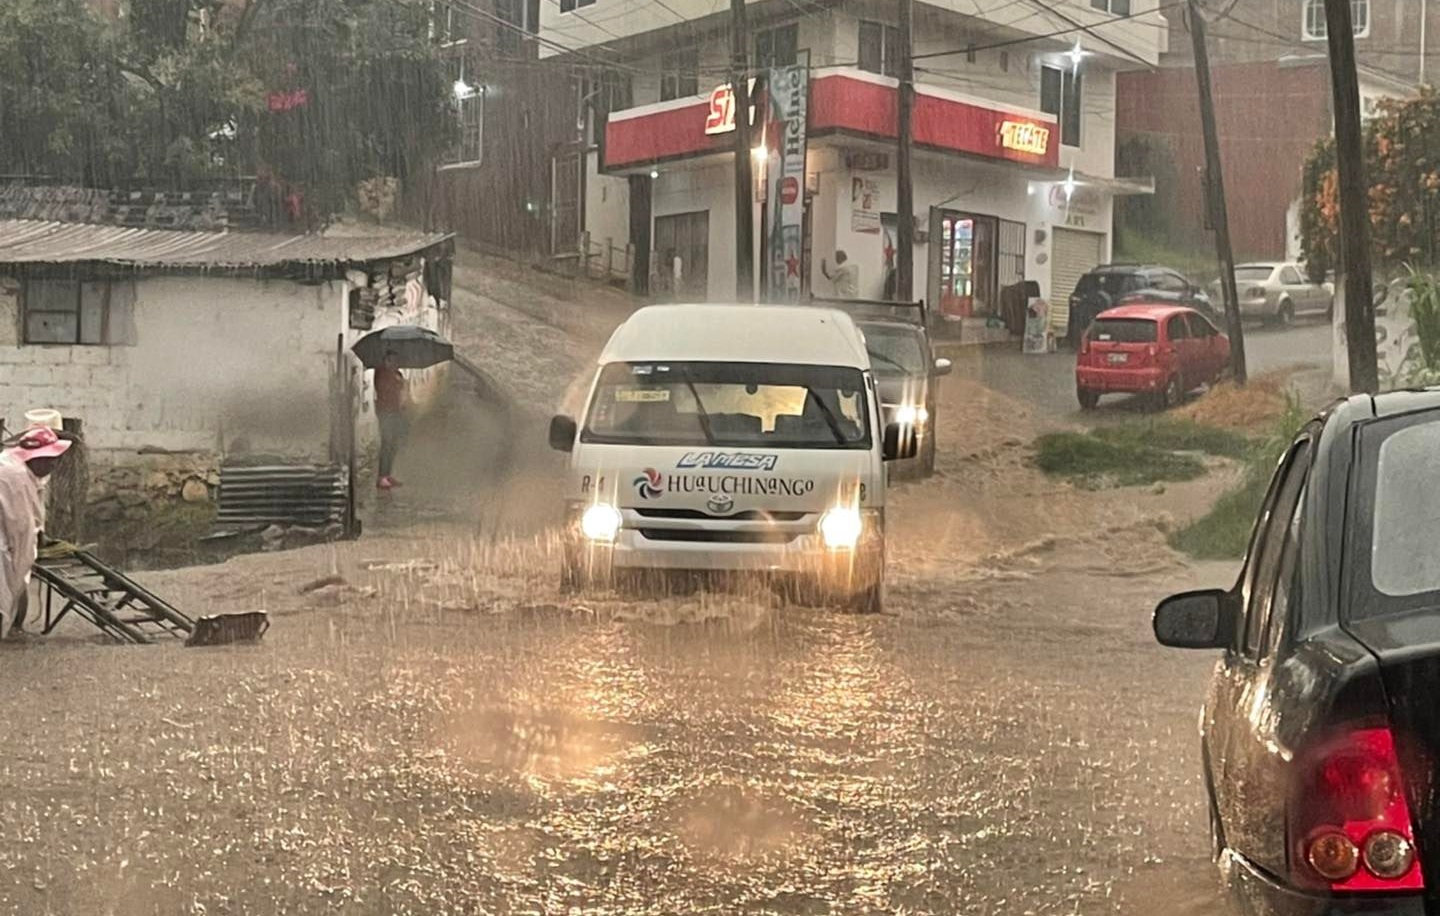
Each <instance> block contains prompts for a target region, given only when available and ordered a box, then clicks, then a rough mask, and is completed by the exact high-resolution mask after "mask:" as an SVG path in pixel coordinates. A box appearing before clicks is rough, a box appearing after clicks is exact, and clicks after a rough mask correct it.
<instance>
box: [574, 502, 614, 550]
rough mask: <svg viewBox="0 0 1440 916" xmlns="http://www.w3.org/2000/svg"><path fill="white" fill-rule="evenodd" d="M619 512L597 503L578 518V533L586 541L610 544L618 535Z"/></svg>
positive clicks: (612, 507) (611, 507)
mask: <svg viewBox="0 0 1440 916" xmlns="http://www.w3.org/2000/svg"><path fill="white" fill-rule="evenodd" d="M621 521H622V519H621V518H620V510H619V509H616V508H615V507H614V506H607V505H605V504H603V503H597V504H595V505H593V506H591V507H589V508H588V509H586V510H585V512H584V513H583V514H581V516H580V533H581V534H583V535H585V539H586V540H590V541H600V542H603V543H606V544H608V543H611V542H612V541H614V540H615V538H616V537H617V536H618V535H619V534H620V524H621Z"/></svg>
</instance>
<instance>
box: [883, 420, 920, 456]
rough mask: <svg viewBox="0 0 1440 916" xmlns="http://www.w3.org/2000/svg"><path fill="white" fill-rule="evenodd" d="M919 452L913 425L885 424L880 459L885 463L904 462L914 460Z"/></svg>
mask: <svg viewBox="0 0 1440 916" xmlns="http://www.w3.org/2000/svg"><path fill="white" fill-rule="evenodd" d="M919 451H920V444H919V443H918V442H916V441H915V427H914V425H913V424H904V425H901V424H899V423H887V424H885V438H884V439H883V440H882V445H881V457H883V458H884V459H885V460H886V461H906V460H908V459H910V458H914V457H915V456H916V455H917V454H919Z"/></svg>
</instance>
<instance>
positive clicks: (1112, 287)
mask: <svg viewBox="0 0 1440 916" xmlns="http://www.w3.org/2000/svg"><path fill="white" fill-rule="evenodd" d="M1136 293H1145V294H1147V295H1150V297H1151V299H1152V300H1163V301H1165V302H1170V303H1173V304H1175V305H1178V306H1183V307H1185V308H1192V309H1195V310H1196V311H1197V312H1199V313H1201V314H1202V315H1206V316H1208V317H1209V318H1210V319H1211V320H1215V318H1216V314H1215V309H1214V307H1213V306H1212V305H1211V304H1210V297H1209V296H1207V295H1205V291H1204V290H1202V289H1201V288H1200V287H1198V286H1196V285H1195V284H1194V283H1191V282H1190V281H1189V280H1187V279H1185V277H1184V276H1182V275H1181V274H1180V272H1179V271H1176V270H1171V269H1170V268H1168V267H1160V266H1158V265H1155V264H1103V265H1101V266H1099V267H1096V268H1095V269H1094V270H1091V271H1090V272H1089V273H1087V274H1086V275H1085V276H1083V277H1081V278H1080V282H1079V283H1077V284H1075V291H1074V292H1073V293H1071V294H1070V321H1069V324H1068V326H1067V327H1066V334H1065V337H1066V339H1067V340H1068V341H1069V343H1070V346H1072V347H1078V346H1079V344H1080V338H1081V336H1082V335H1084V333H1085V329H1086V328H1088V327H1090V322H1092V321H1094V320H1095V316H1096V315H1098V314H1100V313H1101V312H1103V311H1105V310H1106V309H1108V308H1111V307H1113V306H1116V305H1119V304H1120V303H1121V300H1123V299H1125V298H1127V297H1130V296H1134V295H1135V294H1136Z"/></svg>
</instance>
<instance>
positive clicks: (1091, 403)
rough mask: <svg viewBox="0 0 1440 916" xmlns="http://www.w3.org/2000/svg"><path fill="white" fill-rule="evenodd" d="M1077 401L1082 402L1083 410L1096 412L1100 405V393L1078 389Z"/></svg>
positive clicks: (1076, 392)
mask: <svg viewBox="0 0 1440 916" xmlns="http://www.w3.org/2000/svg"><path fill="white" fill-rule="evenodd" d="M1075 400H1077V401H1079V402H1080V409H1081V410H1094V409H1095V408H1096V406H1097V405H1099V403H1100V392H1098V391H1091V390H1090V389H1089V388H1076V389H1075Z"/></svg>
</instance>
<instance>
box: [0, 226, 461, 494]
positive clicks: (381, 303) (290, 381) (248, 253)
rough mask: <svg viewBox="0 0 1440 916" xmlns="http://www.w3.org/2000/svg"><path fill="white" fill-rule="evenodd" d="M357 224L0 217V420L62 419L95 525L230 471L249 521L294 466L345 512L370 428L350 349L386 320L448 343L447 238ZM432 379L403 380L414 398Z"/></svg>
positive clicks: (367, 394) (365, 393)
mask: <svg viewBox="0 0 1440 916" xmlns="http://www.w3.org/2000/svg"><path fill="white" fill-rule="evenodd" d="M371 231H372V232H374V233H377V234H365V235H362V234H356V233H355V232H354V230H352V231H351V232H350V233H346V234H339V233H333V232H332V233H323V234H305V235H285V234H278V233H260V232H204V231H178V230H163V229H144V228H141V229H136V228H126V227H120V226H108V225H96V224H86V223H65V222H55V221H42V220H25V219H0V418H3V419H4V421H5V424H6V427H7V428H8V429H10V430H14V429H15V428H16V427H17V426H18V425H19V424H20V423H22V422H23V417H24V414H25V412H26V411H27V410H30V409H33V408H53V409H55V410H58V411H60V413H61V414H62V415H63V416H64V417H66V418H67V419H68V420H71V421H79V423H80V424H81V428H82V430H83V436H84V439H85V442H86V446H87V448H86V452H87V459H88V463H89V467H90V474H91V479H92V484H91V490H92V494H93V496H94V500H93V502H95V503H96V505H95V507H94V508H95V510H96V511H95V512H94V513H93V517H94V518H96V519H98V520H100V521H106V520H109V518H111V517H114V516H115V515H116V514H124V513H125V512H126V511H127V510H129V509H135V510H136V511H140V510H142V509H143V506H144V505H145V504H146V503H148V502H151V501H154V500H165V499H172V498H173V499H178V498H181V497H182V496H183V497H184V498H186V499H190V500H192V501H193V500H200V499H213V498H215V497H216V496H217V495H219V494H218V490H219V487H220V484H221V479H222V470H225V469H230V470H232V471H235V472H239V471H241V469H244V471H243V473H241V474H240V475H239V477H237V479H240V478H242V477H243V478H245V480H246V482H245V484H244V487H245V488H248V489H250V490H251V491H252V492H254V493H256V494H258V496H257V497H256V500H254V501H252V505H254V506H256V507H258V508H257V509H256V511H255V513H253V514H255V515H256V518H260V519H263V516H264V511H262V510H263V509H264V503H265V502H266V498H265V496H264V493H265V490H266V488H267V486H268V487H271V488H272V489H273V487H275V486H283V485H284V483H283V478H286V477H288V478H289V479H290V480H291V482H292V483H291V485H292V486H293V481H294V479H295V477H296V474H297V472H298V473H300V474H301V475H302V476H303V475H304V474H305V473H307V471H306V470H304V469H310V471H309V472H313V473H317V474H320V475H322V476H324V475H327V474H328V475H330V477H331V479H332V483H331V484H330V485H328V489H327V490H326V492H329V493H332V494H336V493H338V494H339V496H337V497H336V500H339V501H344V502H346V503H349V504H350V505H353V492H354V488H353V481H352V477H353V466H354V464H355V457H356V455H358V454H363V453H364V452H365V451H366V448H367V445H368V439H369V438H370V437H372V436H373V435H374V423H373V422H369V420H370V419H371V417H370V414H371V412H372V411H373V398H372V396H371V388H370V379H369V377H368V374H367V373H365V372H364V371H363V369H362V367H361V366H360V364H359V362H358V361H357V360H356V359H355V358H354V356H353V355H352V354H351V353H350V347H351V345H352V344H354V342H355V341H356V340H358V339H359V338H360V337H361V336H363V335H364V334H366V333H368V332H369V331H372V330H376V329H379V328H382V327H386V326H389V325H395V324H413V325H420V326H422V327H426V328H429V329H431V330H434V331H437V332H438V333H440V334H441V335H444V336H448V335H449V323H450V315H449V306H450V276H451V262H452V258H453V254H454V242H453V238H452V237H451V236H449V235H444V234H430V233H402V234H378V233H379V231H380V230H371ZM444 371H445V368H444V367H443V366H442V367H437V368H435V369H431V370H426V371H423V372H412V373H408V375H409V377H410V381H411V385H412V395H413V396H414V398H415V401H416V402H417V404H420V405H422V407H423V405H425V404H427V403H428V402H429V401H431V400H432V399H433V397H434V396H435V395H436V394H437V393H438V391H439V390H440V386H441V384H442V381H443V378H442V376H443V373H444ZM265 469H273V471H274V473H270V472H269V471H267V470H265ZM333 501H334V500H332V502H333ZM232 502H233V501H232ZM270 502H276V501H275V500H270ZM275 511H278V510H275ZM317 511H318V507H317ZM242 514H243V513H242ZM324 514H326V515H327V518H328V517H330V516H333V507H331V508H325V509H324ZM330 520H331V521H333V518H331V519H330ZM346 521H347V522H348V521H349V518H348V516H347V519H346Z"/></svg>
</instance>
